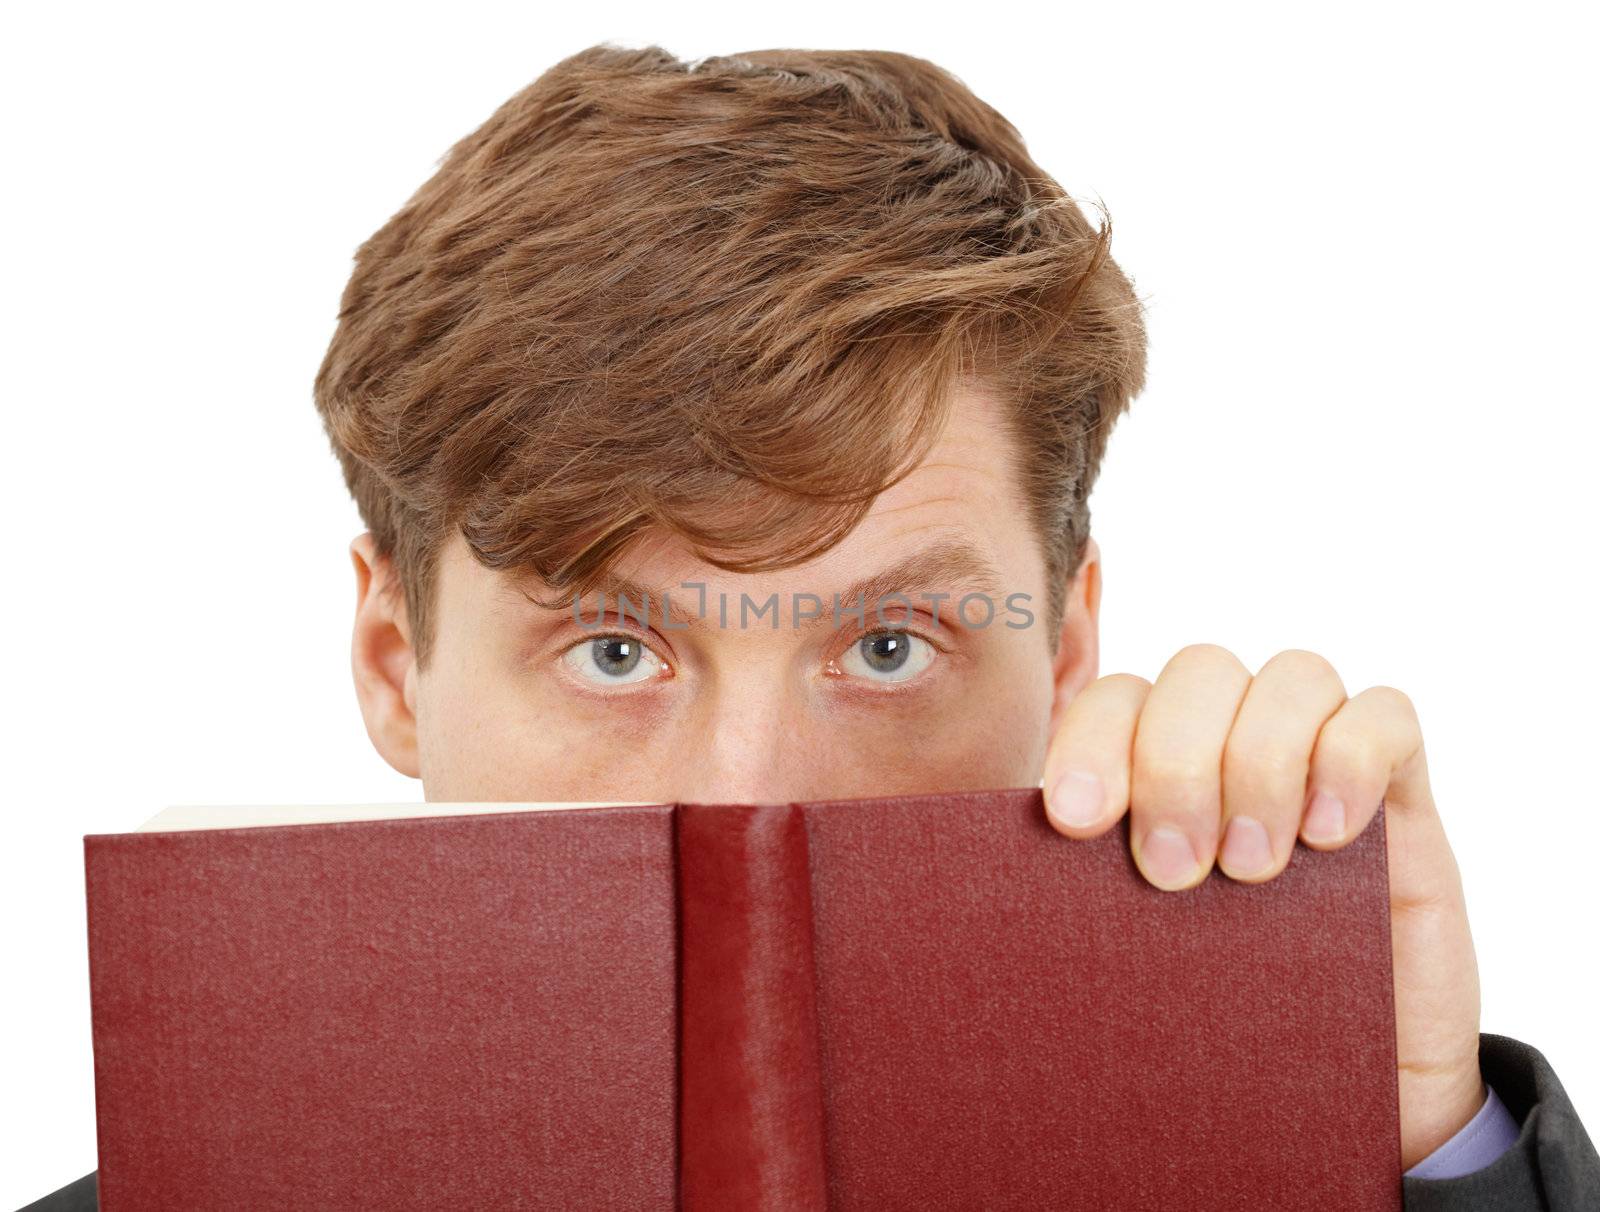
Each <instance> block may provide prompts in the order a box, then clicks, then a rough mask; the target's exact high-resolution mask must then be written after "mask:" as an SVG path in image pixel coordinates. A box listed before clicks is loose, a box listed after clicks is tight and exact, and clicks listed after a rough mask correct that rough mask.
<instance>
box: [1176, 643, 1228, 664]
mask: <svg viewBox="0 0 1600 1212" xmlns="http://www.w3.org/2000/svg"><path fill="white" fill-rule="evenodd" d="M1172 660H1173V662H1177V661H1183V662H1184V663H1189V662H1204V663H1206V664H1210V665H1237V666H1238V667H1239V668H1241V669H1242V668H1244V662H1242V661H1241V660H1240V659H1239V658H1238V657H1237V656H1235V655H1234V654H1233V653H1232V652H1230V651H1229V650H1228V649H1226V648H1224V647H1223V646H1222V645H1221V644H1185V645H1184V646H1183V647H1182V648H1180V649H1178V651H1177V653H1176V654H1175V655H1174V656H1173V658H1172Z"/></svg>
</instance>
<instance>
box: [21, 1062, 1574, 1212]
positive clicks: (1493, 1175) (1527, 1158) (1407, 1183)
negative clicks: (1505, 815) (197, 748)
mask: <svg viewBox="0 0 1600 1212" xmlns="http://www.w3.org/2000/svg"><path fill="white" fill-rule="evenodd" d="M1478 1063H1479V1067H1480V1068H1481V1069H1482V1070H1483V1079H1484V1080H1485V1081H1486V1082H1488V1083H1489V1084H1490V1085H1491V1086H1493V1087H1494V1089H1495V1093H1497V1094H1498V1095H1499V1096H1500V1100H1501V1101H1502V1102H1503V1103H1505V1105H1506V1109H1507V1110H1509V1111H1510V1112H1511V1114H1512V1115H1513V1116H1514V1117H1515V1118H1516V1121H1517V1123H1519V1124H1520V1125H1521V1126H1522V1132H1521V1134H1520V1135H1519V1136H1518V1137H1517V1143H1516V1144H1514V1145H1512V1146H1511V1148H1510V1149H1508V1150H1507V1151H1506V1152H1505V1153H1504V1154H1502V1155H1501V1157H1500V1158H1499V1159H1498V1160H1497V1161H1495V1162H1493V1163H1492V1164H1490V1165H1488V1166H1485V1167H1484V1168H1483V1169H1482V1170H1478V1171H1475V1172H1474V1173H1472V1174H1464V1175H1462V1176H1461V1177H1460V1178H1433V1179H1429V1178H1407V1179H1403V1180H1402V1183H1403V1186H1404V1192H1405V1207H1406V1212H1600V1155H1597V1154H1596V1153H1595V1147H1594V1142H1593V1141H1591V1140H1590V1139H1589V1134H1588V1133H1587V1132H1586V1131H1584V1127H1583V1124H1581V1123H1580V1122H1579V1121H1578V1115H1577V1112H1576V1111H1574V1110H1573V1108H1572V1103H1571V1102H1570V1101H1569V1100H1568V1098H1567V1092H1566V1091H1565V1090H1564V1089H1562V1087H1561V1082H1560V1081H1559V1080H1558V1079H1557V1077H1556V1075H1555V1071H1554V1070H1553V1069H1551V1068H1550V1064H1549V1062H1548V1061H1546V1060H1545V1058H1544V1055H1543V1054H1542V1053H1541V1052H1539V1050H1538V1049H1536V1048H1533V1047H1530V1046H1529V1045H1527V1044H1524V1043H1521V1042H1519V1041H1518V1040H1514V1039H1511V1038H1510V1037H1509V1036H1504V1035H1489V1034H1483V1035H1480V1036H1479V1037H1478ZM96 1209H97V1203H96V1197H95V1176H94V1175H93V1174H86V1175H84V1176H83V1177H82V1178H80V1179H79V1180H78V1181H77V1182H75V1183H71V1184H70V1185H68V1186H65V1187H62V1188H61V1190H59V1191H57V1192H55V1193H54V1194H52V1195H47V1196H45V1197H44V1198H43V1199H41V1200H37V1201H35V1202H34V1203H31V1204H29V1205H28V1206H27V1207H26V1208H24V1209H22V1212H96Z"/></svg>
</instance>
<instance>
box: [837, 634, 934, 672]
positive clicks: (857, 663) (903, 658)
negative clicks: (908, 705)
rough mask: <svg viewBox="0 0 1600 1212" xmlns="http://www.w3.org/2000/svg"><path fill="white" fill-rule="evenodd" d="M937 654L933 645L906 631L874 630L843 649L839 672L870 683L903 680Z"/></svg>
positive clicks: (926, 665)
mask: <svg viewBox="0 0 1600 1212" xmlns="http://www.w3.org/2000/svg"><path fill="white" fill-rule="evenodd" d="M936 655H937V652H936V650H935V648H934V646H933V645H932V644H930V643H928V641H927V640H925V639H923V638H922V637H921V636H920V635H913V634H911V632H909V631H874V632H871V633H869V634H867V635H864V636H862V637H861V638H860V639H859V640H857V641H856V642H855V643H854V644H852V645H850V647H848V648H846V649H845V650H844V656H843V658H842V659H841V660H840V661H839V667H840V672H842V673H848V674H850V675H851V676H852V677H857V678H861V679H863V680H865V681H869V682H905V681H909V680H910V679H911V678H914V677H916V676H917V675H918V674H919V673H921V672H923V670H925V669H927V668H928V666H929V665H931V664H933V658H934V657H935V656H936Z"/></svg>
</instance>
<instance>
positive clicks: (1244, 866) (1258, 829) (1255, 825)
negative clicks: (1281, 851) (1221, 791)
mask: <svg viewBox="0 0 1600 1212" xmlns="http://www.w3.org/2000/svg"><path fill="white" fill-rule="evenodd" d="M1217 862H1218V863H1220V864H1221V866H1222V869H1223V870H1224V871H1226V872H1227V873H1228V874H1229V875H1256V874H1258V873H1259V872H1262V871H1265V870H1266V869H1267V868H1268V867H1270V866H1272V839H1271V838H1269V837H1268V836H1267V827H1266V826H1265V825H1263V824H1262V823H1261V822H1260V821H1258V820H1256V818H1255V817H1253V816H1236V817H1234V818H1233V819H1232V820H1230V821H1229V822H1228V832H1227V833H1225V834H1224V835H1223V837H1222V852H1221V853H1220V854H1219V855H1218V856H1217Z"/></svg>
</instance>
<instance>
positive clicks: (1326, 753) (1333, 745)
mask: <svg viewBox="0 0 1600 1212" xmlns="http://www.w3.org/2000/svg"><path fill="white" fill-rule="evenodd" d="M1317 759H1318V764H1319V765H1321V766H1322V767H1323V768H1325V769H1326V768H1330V767H1331V768H1333V769H1335V770H1338V771H1341V772H1346V773H1359V772H1362V771H1367V770H1372V769H1374V768H1376V767H1377V766H1378V765H1379V764H1380V762H1381V761H1382V754H1381V753H1380V752H1379V749H1378V745H1377V743H1376V742H1375V741H1374V740H1373V739H1372V737H1371V736H1369V735H1368V734H1367V733H1365V732H1362V731H1359V730H1357V729H1353V728H1339V729H1325V730H1324V731H1323V734H1322V740H1321V741H1320V742H1319V743H1318V745H1317Z"/></svg>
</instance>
